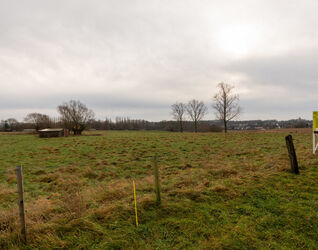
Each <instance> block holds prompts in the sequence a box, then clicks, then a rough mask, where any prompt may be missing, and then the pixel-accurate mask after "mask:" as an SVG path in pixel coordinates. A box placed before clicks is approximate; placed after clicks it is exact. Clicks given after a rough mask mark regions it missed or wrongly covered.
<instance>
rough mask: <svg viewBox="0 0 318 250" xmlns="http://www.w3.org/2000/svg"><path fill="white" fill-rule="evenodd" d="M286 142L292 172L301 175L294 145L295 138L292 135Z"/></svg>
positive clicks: (287, 137)
mask: <svg viewBox="0 0 318 250" xmlns="http://www.w3.org/2000/svg"><path fill="white" fill-rule="evenodd" d="M285 140H286V146H287V150H288V155H289V159H290V166H291V170H292V172H293V173H294V174H299V170H298V162H297V157H296V152H295V147H294V143H293V137H292V136H291V135H288V136H286V137H285Z"/></svg>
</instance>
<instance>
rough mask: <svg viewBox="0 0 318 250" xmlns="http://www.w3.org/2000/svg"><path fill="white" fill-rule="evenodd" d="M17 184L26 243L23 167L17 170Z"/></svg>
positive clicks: (22, 231)
mask: <svg viewBox="0 0 318 250" xmlns="http://www.w3.org/2000/svg"><path fill="white" fill-rule="evenodd" d="M16 174H17V184H18V197H19V198H18V202H19V211H20V212H19V214H20V223H21V234H22V235H23V239H24V242H25V243H26V241H27V237H26V225H25V210H24V194H23V175H22V166H18V167H17V168H16Z"/></svg>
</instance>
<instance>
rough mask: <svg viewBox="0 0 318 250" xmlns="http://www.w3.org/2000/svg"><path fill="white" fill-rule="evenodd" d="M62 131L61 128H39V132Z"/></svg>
mask: <svg viewBox="0 0 318 250" xmlns="http://www.w3.org/2000/svg"><path fill="white" fill-rule="evenodd" d="M60 131H63V129H62V128H45V129H41V130H39V132H60Z"/></svg>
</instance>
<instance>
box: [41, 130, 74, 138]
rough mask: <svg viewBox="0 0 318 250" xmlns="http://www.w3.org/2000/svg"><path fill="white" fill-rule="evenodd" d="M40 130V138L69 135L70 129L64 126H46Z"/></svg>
mask: <svg viewBox="0 0 318 250" xmlns="http://www.w3.org/2000/svg"><path fill="white" fill-rule="evenodd" d="M38 132H39V137H40V138H50V137H61V136H68V130H67V129H63V128H46V129H41V130H39V131H38Z"/></svg>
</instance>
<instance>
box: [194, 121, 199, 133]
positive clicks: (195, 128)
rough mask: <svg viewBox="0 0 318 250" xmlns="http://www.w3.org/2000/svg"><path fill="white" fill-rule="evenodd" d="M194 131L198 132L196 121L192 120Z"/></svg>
mask: <svg viewBox="0 0 318 250" xmlns="http://www.w3.org/2000/svg"><path fill="white" fill-rule="evenodd" d="M194 132H195V133H197V132H198V121H194Z"/></svg>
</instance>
